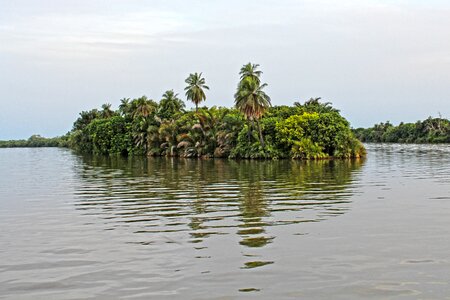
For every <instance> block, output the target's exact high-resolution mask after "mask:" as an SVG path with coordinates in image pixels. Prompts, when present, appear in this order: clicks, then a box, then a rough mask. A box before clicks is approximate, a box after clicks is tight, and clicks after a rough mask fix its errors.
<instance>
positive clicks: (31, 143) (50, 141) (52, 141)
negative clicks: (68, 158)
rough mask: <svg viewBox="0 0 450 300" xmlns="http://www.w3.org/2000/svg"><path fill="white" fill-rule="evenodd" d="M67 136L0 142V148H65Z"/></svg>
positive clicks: (38, 136) (36, 137) (36, 136)
mask: <svg viewBox="0 0 450 300" xmlns="http://www.w3.org/2000/svg"><path fill="white" fill-rule="evenodd" d="M67 145H68V136H62V137H55V138H45V137H42V136H40V135H32V136H30V137H29V138H28V139H27V140H10V141H0V148H23V147H66V146H67Z"/></svg>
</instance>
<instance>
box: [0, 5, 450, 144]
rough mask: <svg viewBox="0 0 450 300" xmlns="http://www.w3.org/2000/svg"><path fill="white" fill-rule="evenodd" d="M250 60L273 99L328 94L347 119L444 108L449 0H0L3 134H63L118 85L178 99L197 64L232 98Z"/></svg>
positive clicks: (447, 109) (125, 93) (114, 95)
mask: <svg viewBox="0 0 450 300" xmlns="http://www.w3.org/2000/svg"><path fill="white" fill-rule="evenodd" d="M249 61H250V62H253V63H259V64H260V65H261V69H262V71H263V72H264V73H263V78H262V80H263V81H264V82H267V83H268V84H269V86H268V87H267V93H268V94H269V95H270V96H271V98H272V104H274V105H279V104H292V103H293V102H294V101H305V100H307V99H309V98H310V97H322V99H324V100H325V101H330V102H332V103H333V105H334V106H335V107H337V108H339V109H340V110H341V112H342V114H343V115H344V116H345V117H347V118H348V119H349V121H350V122H351V124H352V126H353V127H360V126H364V127H366V126H371V125H373V124H374V123H378V122H381V121H386V120H390V121H391V122H393V123H398V122H400V121H407V122H414V121H416V120H418V119H424V118H426V117H428V116H429V115H432V116H438V113H441V114H442V116H443V117H447V118H448V117H449V116H450V2H449V1H432V0H428V1H411V0H409V1H369V0H354V1H352V0H338V1H321V0H319V1H318V0H311V1H299V0H274V1H262V0H254V1H251V0H246V1H244V0H224V1H220V0H208V1H206V0H204V1H190V0H171V1H169V0H162V1H150V0H148V1H137V0H135V1H134V0H127V1H125V0H120V1H119V0H73V1H72V0H64V1H60V0H53V1H50V0H11V1H9V0H0V104H1V109H0V139H12V138H28V137H29V136H30V135H32V134H41V135H44V136H55V135H62V134H64V133H66V132H67V131H69V130H70V129H71V127H72V124H73V121H74V120H75V119H76V118H77V116H78V113H79V112H80V111H82V110H89V109H91V108H95V107H100V106H101V104H103V103H106V102H108V103H112V105H113V107H117V106H118V104H119V99H121V98H123V97H131V98H133V97H138V96H141V95H147V96H148V97H150V98H152V99H155V100H159V99H160V97H161V95H162V94H163V93H164V91H166V90H168V89H174V90H175V91H176V92H178V93H180V96H182V98H183V99H185V96H184V92H183V88H184V79H185V78H186V77H187V75H188V74H189V73H190V72H196V71H197V72H203V74H204V76H205V77H206V81H207V84H208V85H209V86H210V91H209V92H207V102H206V105H208V106H212V105H223V106H232V105H233V94H234V92H235V88H236V84H237V81H238V72H239V68H240V67H241V65H243V64H244V63H247V62H249ZM188 107H191V104H188Z"/></svg>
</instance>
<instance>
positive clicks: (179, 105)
mask: <svg viewBox="0 0 450 300" xmlns="http://www.w3.org/2000/svg"><path fill="white" fill-rule="evenodd" d="M184 107H185V105H184V102H183V101H182V100H181V99H179V98H178V94H175V92H174V91H173V90H169V91H166V92H165V93H164V94H163V95H162V99H161V101H160V102H159V106H158V111H157V113H156V114H157V116H158V117H159V118H160V119H172V118H173V117H174V115H175V114H176V113H178V112H181V111H182V110H183V109H184Z"/></svg>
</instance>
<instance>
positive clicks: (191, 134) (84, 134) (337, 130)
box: [68, 63, 365, 159]
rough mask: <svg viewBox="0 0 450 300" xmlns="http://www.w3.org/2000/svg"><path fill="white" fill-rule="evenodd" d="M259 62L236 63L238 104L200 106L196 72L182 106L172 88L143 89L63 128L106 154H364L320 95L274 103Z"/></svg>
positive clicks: (77, 142)
mask: <svg viewBox="0 0 450 300" xmlns="http://www.w3.org/2000/svg"><path fill="white" fill-rule="evenodd" d="M258 68H259V65H257V64H251V63H248V64H246V65H244V66H243V67H242V68H241V70H240V73H239V74H240V81H239V83H238V85H237V90H236V93H235V107H234V108H225V107H216V106H213V107H211V108H207V107H199V104H200V103H201V102H203V101H205V100H206V95H205V90H208V89H209V88H208V86H206V80H205V78H203V77H202V73H193V74H190V75H189V77H188V78H187V79H186V80H185V82H186V84H187V86H186V88H185V91H186V97H187V99H188V100H189V101H192V102H193V103H194V104H195V111H194V110H185V104H184V102H183V101H182V100H181V99H179V98H178V94H176V93H175V92H174V91H173V90H169V91H167V92H165V93H164V94H163V95H162V99H161V100H160V101H159V103H157V102H155V101H153V100H151V99H148V98H147V97H145V96H142V97H140V98H136V99H133V100H131V99H129V98H124V99H122V100H121V104H120V106H119V108H118V110H116V111H113V110H111V105H109V104H104V105H103V106H102V108H101V109H100V110H98V109H93V110H90V111H83V112H81V113H80V117H79V118H78V119H77V120H76V121H75V123H74V126H73V130H72V131H71V132H70V133H69V135H68V144H69V146H70V147H71V148H73V149H76V150H78V151H80V152H84V153H94V154H103V155H151V156H179V157H229V158H255V159H256V158H273V159H274V158H299V159H322V158H331V157H337V158H351V157H360V156H363V155H365V149H364V147H363V146H362V144H361V143H360V142H359V141H358V140H357V139H356V137H355V136H354V134H353V133H352V131H351V129H350V126H349V123H348V122H347V120H345V119H344V118H343V117H342V116H341V115H340V114H339V111H338V110H337V109H334V108H332V107H331V105H330V103H321V102H320V98H315V99H310V100H309V101H306V102H305V103H304V104H300V103H294V105H293V106H274V107H272V106H271V100H270V97H269V96H268V95H267V94H266V93H265V91H264V88H265V87H266V86H267V84H266V83H261V75H262V72H261V71H260V70H259V69H258Z"/></svg>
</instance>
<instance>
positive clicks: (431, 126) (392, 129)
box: [353, 117, 450, 143]
mask: <svg viewBox="0 0 450 300" xmlns="http://www.w3.org/2000/svg"><path fill="white" fill-rule="evenodd" d="M353 131H354V133H355V135H356V136H357V137H358V139H360V140H361V141H363V142H372V143H450V121H449V120H448V119H444V118H442V117H439V118H432V117H429V118H428V119H426V120H424V121H417V122H416V123H403V122H402V123H400V124H399V125H398V126H394V125H392V124H391V123H389V121H387V122H386V123H380V124H376V125H374V126H373V127H371V128H367V129H365V128H357V129H354V130H353Z"/></svg>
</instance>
